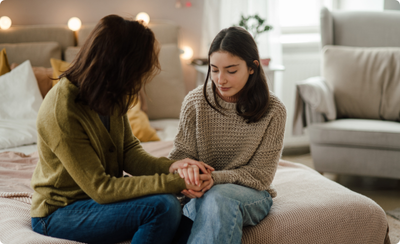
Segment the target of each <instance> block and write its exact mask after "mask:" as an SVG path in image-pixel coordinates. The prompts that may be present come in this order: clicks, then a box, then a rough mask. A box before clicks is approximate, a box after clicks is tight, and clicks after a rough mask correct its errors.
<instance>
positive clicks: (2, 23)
mask: <svg viewBox="0 0 400 244" xmlns="http://www.w3.org/2000/svg"><path fill="white" fill-rule="evenodd" d="M11 23H12V22H11V19H10V18H9V17H8V16H2V17H1V18H0V28H1V29H3V30H7V29H8V28H10V27H11Z"/></svg>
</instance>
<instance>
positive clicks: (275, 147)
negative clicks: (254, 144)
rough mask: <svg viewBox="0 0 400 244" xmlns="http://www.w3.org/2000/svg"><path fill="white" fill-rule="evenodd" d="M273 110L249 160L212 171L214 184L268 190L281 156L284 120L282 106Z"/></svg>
mask: <svg viewBox="0 0 400 244" xmlns="http://www.w3.org/2000/svg"><path fill="white" fill-rule="evenodd" d="M274 112H275V113H274V114H273V115H272V118H271V120H270V122H269V125H268V127H267V129H266V130H265V133H264V136H263V139H262V142H261V143H260V145H259V146H258V148H257V150H256V152H255V153H254V155H253V157H252V158H251V159H250V161H249V162H248V163H247V164H246V165H243V166H240V167H238V168H235V169H232V170H221V171H214V172H213V174H212V177H213V180H214V183H215V184H224V183H232V184H239V185H244V186H247V187H251V188H254V189H256V190H268V189H269V188H270V187H271V183H272V180H273V178H274V176H275V172H276V170H277V167H278V162H279V159H280V157H281V152H282V148H283V138H284V132H285V122H286V109H285V107H284V106H282V107H279V108H278V109H277V110H275V111H274Z"/></svg>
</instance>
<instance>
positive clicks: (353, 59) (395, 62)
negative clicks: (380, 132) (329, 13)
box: [322, 46, 400, 121]
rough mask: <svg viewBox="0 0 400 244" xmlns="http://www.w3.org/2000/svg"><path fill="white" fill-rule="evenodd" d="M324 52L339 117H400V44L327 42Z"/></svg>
mask: <svg viewBox="0 0 400 244" xmlns="http://www.w3.org/2000/svg"><path fill="white" fill-rule="evenodd" d="M322 53H323V65H322V75H323V76H324V77H325V79H326V82H327V83H328V85H329V86H330V88H332V90H333V93H334V96H335V104H336V108H337V116H338V118H362V119H385V120H393V121H400V106H396V105H397V104H400V96H398V94H400V48H395V47H392V48H389V47H385V48H361V47H344V46H325V47H324V49H323V51H322ZM396 94H397V95H396Z"/></svg>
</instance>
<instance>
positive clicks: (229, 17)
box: [200, 0, 282, 84]
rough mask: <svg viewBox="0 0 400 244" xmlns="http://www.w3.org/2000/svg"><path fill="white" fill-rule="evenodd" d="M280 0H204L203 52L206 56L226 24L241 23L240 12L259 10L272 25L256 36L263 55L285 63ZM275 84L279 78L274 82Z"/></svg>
mask: <svg viewBox="0 0 400 244" xmlns="http://www.w3.org/2000/svg"><path fill="white" fill-rule="evenodd" d="M277 8H278V0H268V1H267V0H247V1H243V0H205V1H204V12H203V13H204V16H203V29H202V41H201V49H200V54H201V56H203V57H206V56H207V53H208V49H209V47H210V44H211V42H212V40H213V38H214V37H215V36H216V35H217V34H218V32H219V31H220V30H222V29H224V28H227V27H230V26H233V25H238V24H239V21H240V17H241V15H244V16H248V15H254V14H258V15H259V16H260V17H261V18H263V19H266V23H267V24H268V25H272V26H273V29H272V30H271V31H268V32H266V33H263V34H260V35H259V36H258V37H257V40H256V41H257V44H258V49H259V52H260V57H261V58H271V62H273V63H276V64H282V47H281V44H280V41H279V35H280V25H279V16H277V13H279V11H277ZM275 83H276V84H277V83H279V81H276V82H275Z"/></svg>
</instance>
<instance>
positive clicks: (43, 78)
mask: <svg viewBox="0 0 400 244" xmlns="http://www.w3.org/2000/svg"><path fill="white" fill-rule="evenodd" d="M17 66H18V64H17V63H12V64H11V66H10V67H11V70H13V69H15V68H16V67H17ZM32 70H33V73H34V74H35V78H36V80H37V83H38V86H39V90H40V93H41V94H42V97H43V98H44V97H45V96H46V94H47V93H48V92H49V91H50V89H51V88H52V87H53V80H52V79H51V77H52V76H53V69H52V68H45V67H32Z"/></svg>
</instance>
